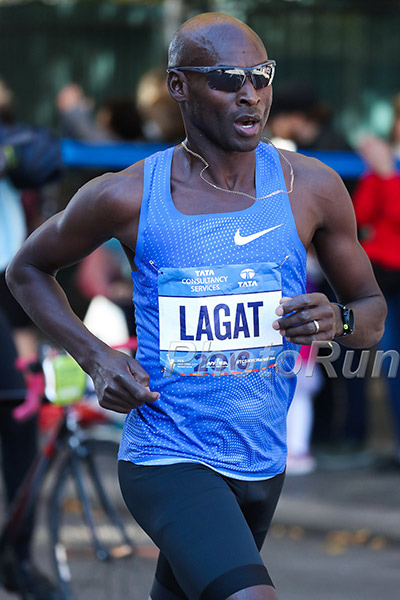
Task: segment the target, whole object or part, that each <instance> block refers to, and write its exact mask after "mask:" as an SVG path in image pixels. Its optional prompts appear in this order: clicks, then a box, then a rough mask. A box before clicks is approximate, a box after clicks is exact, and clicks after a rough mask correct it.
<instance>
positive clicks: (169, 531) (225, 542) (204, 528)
mask: <svg viewBox="0 0 400 600" xmlns="http://www.w3.org/2000/svg"><path fill="white" fill-rule="evenodd" d="M119 479H120V485H121V489H122V493H123V496H124V499H125V502H126V504H127V506H128V508H129V510H130V512H131V513H132V515H133V517H134V518H135V519H136V521H137V522H138V524H139V525H140V526H141V527H142V528H143V529H144V531H145V532H146V533H147V534H148V535H149V536H150V538H151V539H152V540H153V541H154V543H155V544H156V545H157V546H158V548H159V549H160V556H159V559H158V564H157V570H156V575H155V580H154V584H153V588H152V591H151V599H152V600H177V599H181V600H186V599H189V600H224V598H227V597H228V596H230V595H231V594H233V593H235V592H237V591H239V590H242V589H245V588H248V587H251V586H254V585H263V584H264V585H273V584H272V581H271V578H270V577H269V574H268V571H267V569H266V568H265V566H264V564H263V561H262V559H261V556H260V553H259V551H260V550H261V546H262V545H263V542H264V540H265V536H266V534H267V531H268V528H269V525H270V523H271V519H272V516H273V514H274V511H275V508H276V505H277V502H278V499H279V495H280V492H281V489H282V485H283V480H284V473H282V474H280V475H277V476H276V477H273V478H272V479H266V480H263V481H241V480H238V479H232V478H229V477H225V476H223V475H220V474H219V473H217V472H215V471H213V470H212V469H210V468H208V467H206V466H204V465H201V464H198V463H177V464H173V465H162V466H142V465H135V464H133V463H130V462H127V461H120V462H119Z"/></svg>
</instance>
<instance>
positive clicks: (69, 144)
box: [61, 139, 400, 179]
mask: <svg viewBox="0 0 400 600" xmlns="http://www.w3.org/2000/svg"><path fill="white" fill-rule="evenodd" d="M167 147H168V146H167V145H165V144H149V143H146V142H134V143H132V142H129V143H128V142H124V143H115V144H95V143H87V142H79V141H76V140H70V139H65V140H62V142H61V153H62V157H63V160H64V163H65V164H66V166H67V167H80V168H84V167H86V168H105V169H115V170H119V169H125V168H126V167H128V166H129V165H131V164H133V163H135V162H137V161H138V160H142V159H144V158H146V157H147V156H150V154H153V153H154V152H158V151H159V150H165V148H167ZM299 151H300V152H301V153H302V154H305V155H307V156H312V157H314V158H318V159H319V160H321V161H322V162H323V163H325V164H326V165H328V166H329V167H332V169H334V170H335V171H337V172H338V173H339V175H341V177H343V178H345V179H346V178H348V179H352V178H356V177H359V176H360V175H361V174H362V173H363V172H364V171H365V164H364V162H363V161H362V159H361V158H360V157H359V156H358V155H357V154H355V153H354V152H345V151H335V150H330V151H329V152H328V151H312V152H309V151H305V150H304V151H303V150H299ZM398 166H399V167H400V163H399V164H398Z"/></svg>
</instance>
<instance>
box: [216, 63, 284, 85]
mask: <svg viewBox="0 0 400 600" xmlns="http://www.w3.org/2000/svg"><path fill="white" fill-rule="evenodd" d="M274 72H275V69H274V66H273V65H265V66H263V67H258V68H257V69H244V70H243V69H240V68H237V67H232V68H229V69H228V68H227V69H225V70H224V69H220V70H215V71H210V72H209V73H207V74H206V77H207V81H208V85H209V86H210V88H211V89H212V90H218V91H220V92H237V91H238V90H240V88H241V87H242V86H243V84H244V82H245V81H246V74H247V75H248V76H250V78H251V82H252V84H253V86H254V87H255V89H256V90H261V89H262V88H265V87H267V86H268V85H270V84H271V83H272V80H273V78H274Z"/></svg>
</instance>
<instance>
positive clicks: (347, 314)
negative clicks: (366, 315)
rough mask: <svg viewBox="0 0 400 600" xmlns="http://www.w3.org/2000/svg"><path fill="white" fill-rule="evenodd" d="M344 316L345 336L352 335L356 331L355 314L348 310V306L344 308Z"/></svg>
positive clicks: (350, 309)
mask: <svg viewBox="0 0 400 600" xmlns="http://www.w3.org/2000/svg"><path fill="white" fill-rule="evenodd" d="M342 315H343V334H342V335H343V336H345V335H351V334H352V333H353V331H354V312H353V309H352V308H347V306H343V308H342Z"/></svg>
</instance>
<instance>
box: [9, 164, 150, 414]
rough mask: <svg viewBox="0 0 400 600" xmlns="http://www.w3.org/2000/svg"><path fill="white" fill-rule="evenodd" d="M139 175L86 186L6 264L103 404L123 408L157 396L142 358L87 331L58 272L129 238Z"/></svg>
mask: <svg viewBox="0 0 400 600" xmlns="http://www.w3.org/2000/svg"><path fill="white" fill-rule="evenodd" d="M139 180H140V175H138V170H136V171H135V170H134V169H133V170H131V171H126V172H124V173H123V174H115V175H114V174H108V175H103V176H102V177H100V178H97V179H95V180H93V181H92V182H90V183H88V184H86V185H85V186H83V188H81V189H80V190H79V191H78V192H77V194H76V195H75V196H74V198H73V199H72V200H71V202H70V203H69V204H68V206H67V208H66V209H65V210H64V211H63V212H61V213H59V214H57V215H55V216H53V217H52V218H51V219H49V220H48V221H46V222H45V223H44V224H43V225H42V226H41V227H40V228H39V229H37V230H36V231H35V232H34V233H33V234H32V235H31V236H30V237H29V238H28V240H27V241H26V242H25V244H24V245H23V246H22V248H21V249H20V251H19V252H18V253H17V255H16V256H15V258H14V259H13V261H12V262H11V264H10V266H9V268H8V270H7V283H8V285H9V286H10V289H11V291H12V293H13V294H14V295H15V297H16V299H17V300H18V301H19V302H20V304H21V305H22V307H23V308H24V310H25V311H26V312H27V313H28V314H29V316H30V317H31V319H32V320H33V321H34V322H35V323H36V324H37V325H38V327H40V328H41V329H42V330H43V331H44V332H45V333H46V334H47V335H48V336H50V337H51V338H53V339H54V340H55V341H56V342H57V343H58V344H60V345H61V346H63V347H64V348H65V349H66V350H67V351H68V352H69V353H70V354H71V355H72V356H73V357H74V358H75V360H76V361H77V362H78V363H79V364H80V365H81V367H82V368H83V369H84V370H85V371H86V372H87V373H88V374H89V375H90V376H91V377H92V379H93V381H94V385H95V388H96V392H97V394H98V397H99V402H100V404H101V405H102V406H103V407H104V408H110V409H112V410H115V411H117V412H122V413H127V412H129V410H131V409H132V408H136V407H137V406H140V405H142V404H143V403H145V402H151V401H154V400H156V399H157V398H158V397H159V394H157V393H156V392H150V390H149V388H148V375H147V373H146V372H145V371H144V369H143V368H142V367H141V366H140V364H139V363H138V362H137V361H135V360H134V359H132V358H130V357H127V356H126V355H125V354H123V353H121V352H117V351H116V350H112V349H110V348H109V347H108V346H107V345H106V344H104V343H103V342H101V341H100V340H99V339H98V338H96V337H95V336H94V335H93V334H91V333H90V332H89V331H88V329H87V328H86V327H85V326H84V325H83V323H82V321H81V320H80V319H79V318H78V317H77V316H76V315H75V314H74V312H73V311H72V309H71V307H70V305H69V303H68V300H67V298H66V295H65V293H64V291H63V290H62V288H61V287H60V285H59V284H58V282H57V280H56V277H55V276H56V274H57V271H58V270H59V269H62V268H63V267H66V266H68V265H71V264H74V263H76V262H78V261H79V260H81V259H82V258H84V257H85V256H87V255H88V254H90V252H92V251H93V250H94V249H95V248H97V247H98V246H100V245H101V244H102V243H104V242H105V241H107V240H108V239H110V238H111V237H116V238H117V239H119V240H120V241H121V242H122V243H124V242H125V241H127V240H128V239H129V241H131V239H132V237H133V236H132V233H133V229H134V228H135V226H134V224H135V222H136V223H137V221H138V218H139V211H140V197H139V196H140V195H139V196H138V198H136V199H135V196H134V193H133V192H132V190H134V189H135V187H136V188H137V183H138V182H139V183H140V181H139ZM135 184H136V186H135ZM139 189H140V186H139ZM132 224H133V226H132Z"/></svg>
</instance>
